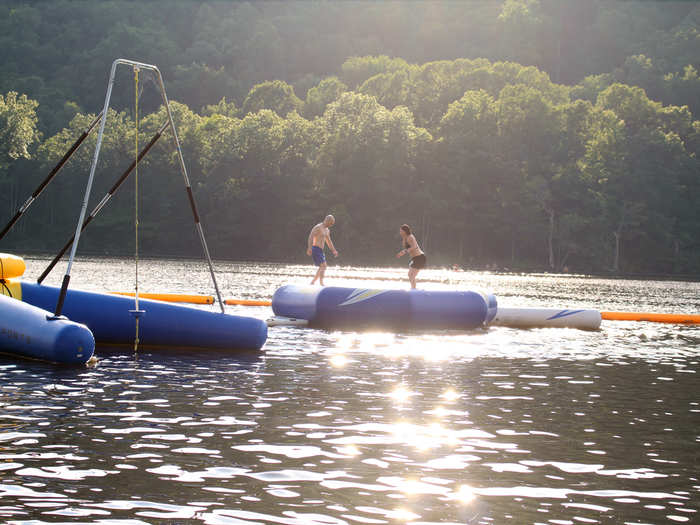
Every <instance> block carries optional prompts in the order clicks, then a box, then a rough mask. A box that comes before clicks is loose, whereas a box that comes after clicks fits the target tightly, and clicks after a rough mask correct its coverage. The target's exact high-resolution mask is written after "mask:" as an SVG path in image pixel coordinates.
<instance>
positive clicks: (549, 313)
mask: <svg viewBox="0 0 700 525" xmlns="http://www.w3.org/2000/svg"><path fill="white" fill-rule="evenodd" d="M600 322H601V315H600V312H599V311H598V310H577V309H561V308H502V307H500V306H499V307H498V310H497V311H496V316H495V317H494V318H493V321H492V322H491V324H492V325H495V326H509V327H512V328H578V329H581V330H597V329H598V328H600Z"/></svg>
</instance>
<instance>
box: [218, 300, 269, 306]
mask: <svg viewBox="0 0 700 525" xmlns="http://www.w3.org/2000/svg"><path fill="white" fill-rule="evenodd" d="M224 304H237V305H240V306H272V301H265V300H256V299H226V300H225V301H224Z"/></svg>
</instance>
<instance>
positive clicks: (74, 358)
mask: <svg viewBox="0 0 700 525" xmlns="http://www.w3.org/2000/svg"><path fill="white" fill-rule="evenodd" d="M52 316H53V314H52V313H51V312H48V311H46V310H42V309H41V308H37V307H36V306H32V305H30V304H26V303H23V302H21V301H18V300H16V299H12V298H10V297H6V296H4V295H1V294H0V352H2V353H3V354H10V355H13V356H19V357H24V358H29V359H40V360H42V361H50V362H52V363H63V364H85V363H86V362H87V361H88V360H89V359H90V358H91V357H92V354H93V352H94V351H95V339H94V338H93V336H92V333H91V332H90V330H89V329H88V328H87V327H86V326H84V325H82V324H78V323H76V322H73V321H69V320H68V319H66V318H63V317H61V318H57V319H51V317H52Z"/></svg>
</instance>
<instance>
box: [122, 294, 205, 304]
mask: <svg viewBox="0 0 700 525" xmlns="http://www.w3.org/2000/svg"><path fill="white" fill-rule="evenodd" d="M109 293H111V294H112V295H126V296H127V297H133V296H134V295H135V294H134V292H109ZM139 298H140V299H155V300H156V301H166V302H168V303H191V304H214V297H212V296H211V295H196V294H183V293H139Z"/></svg>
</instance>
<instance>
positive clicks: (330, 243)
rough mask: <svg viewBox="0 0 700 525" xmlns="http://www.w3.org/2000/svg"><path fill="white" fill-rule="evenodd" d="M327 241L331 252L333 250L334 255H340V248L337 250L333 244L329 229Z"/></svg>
mask: <svg viewBox="0 0 700 525" xmlns="http://www.w3.org/2000/svg"><path fill="white" fill-rule="evenodd" d="M326 242H327V243H328V247H329V248H330V249H331V252H333V255H334V256H335V257H338V250H336V249H335V246H333V241H331V232H329V231H327V232H326Z"/></svg>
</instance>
